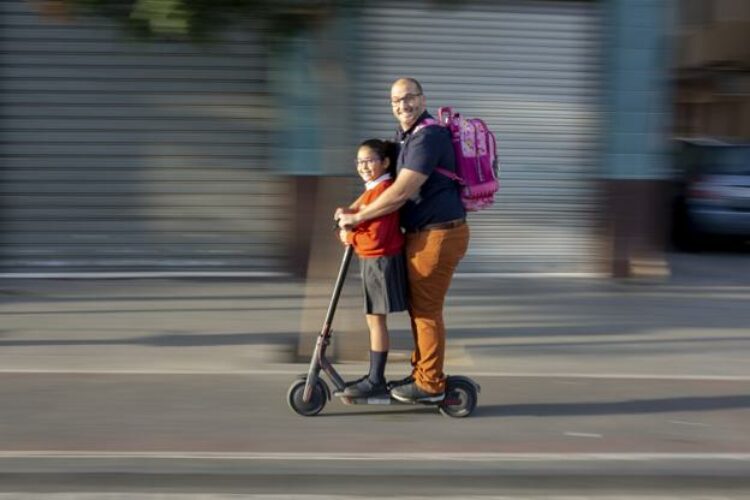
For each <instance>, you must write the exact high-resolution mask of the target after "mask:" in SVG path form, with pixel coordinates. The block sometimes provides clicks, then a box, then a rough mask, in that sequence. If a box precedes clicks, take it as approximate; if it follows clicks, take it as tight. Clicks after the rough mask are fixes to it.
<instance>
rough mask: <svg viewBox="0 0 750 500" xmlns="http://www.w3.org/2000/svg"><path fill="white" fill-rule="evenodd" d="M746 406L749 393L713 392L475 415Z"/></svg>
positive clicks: (496, 409) (494, 408)
mask: <svg viewBox="0 0 750 500" xmlns="http://www.w3.org/2000/svg"><path fill="white" fill-rule="evenodd" d="M731 408H750V396H748V395H745V394H742V395H734V396H713V397H684V398H660V399H634V400H630V401H612V402H588V403H536V404H511V405H490V406H481V405H480V406H479V407H477V409H476V411H475V413H474V416H475V417H526V416H533V417H560V416H578V415H581V416H583V415H621V414H630V415H632V414H638V413H669V412H683V411H714V410H724V409H731Z"/></svg>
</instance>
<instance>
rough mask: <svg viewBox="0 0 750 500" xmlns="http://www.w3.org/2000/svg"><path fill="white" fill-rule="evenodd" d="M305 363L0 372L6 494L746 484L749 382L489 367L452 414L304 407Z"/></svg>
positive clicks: (657, 489)
mask: <svg viewBox="0 0 750 500" xmlns="http://www.w3.org/2000/svg"><path fill="white" fill-rule="evenodd" d="M293 378H294V377H293V375H292V370H290V373H289V374H288V375H287V374H284V373H283V370H278V371H277V373H273V374H268V375H264V374H262V373H257V374H242V375H209V374H195V375H178V374H172V375H166V374H162V375H157V374H151V375H147V374H143V375H135V374H31V373H28V374H21V373H14V374H2V375H0V400H2V401H3V404H2V406H1V407H0V422H1V423H0V447H1V449H0V470H2V471H3V472H2V474H0V491H1V492H6V493H8V492H12V491H16V492H18V491H21V492H26V493H28V494H32V493H38V494H42V493H46V494H51V493H60V492H65V491H69V492H70V491H72V492H79V493H80V492H87V491H88V492H98V493H102V492H120V493H122V492H130V493H133V494H134V493H135V492H139V493H144V492H152V493H153V492H162V493H163V492H165V491H168V492H173V493H174V492H181V493H185V494H186V493H211V494H219V493H227V494H229V493H232V494H239V493H242V494H250V493H252V494H254V495H260V494H275V495H278V494H295V495H313V494H315V495H349V496H350V497H352V498H357V497H359V496H378V495H388V494H389V493H388V492H392V493H393V492H395V493H396V494H398V495H417V496H418V495H432V496H435V495H437V496H444V497H449V496H451V495H454V496H455V498H465V496H463V495H469V494H472V495H479V496H481V495H485V496H487V495H503V494H511V495H520V496H523V495H535V494H542V493H543V492H546V493H545V494H546V495H549V494H552V493H555V494H562V493H567V494H575V495H581V494H594V493H592V492H596V493H595V494H596V495H604V494H608V495H613V494H623V493H627V494H629V495H633V496H634V497H636V498H640V497H642V496H644V495H645V496H646V497H649V495H656V494H660V495H676V494H679V495H687V494H688V493H690V494H691V495H695V494H703V495H709V494H710V495H723V496H712V497H710V498H743V496H737V495H745V494H750V380H715V379H712V380H701V379H691V380H684V379H682V380H677V379H640V378H617V379H612V378H580V377H569V378H562V377H554V378H553V377H501V376H495V377H490V376H477V377H476V379H477V381H478V382H479V383H480V384H481V386H482V392H481V394H480V398H481V399H480V406H479V407H478V409H477V411H476V413H475V415H473V416H472V417H470V418H467V419H450V418H447V417H443V416H441V415H440V414H439V413H438V412H437V411H436V410H435V409H434V408H430V407H415V406H407V405H397V406H395V405H394V406H345V405H342V404H341V402H340V401H337V400H334V401H331V402H330V403H329V404H328V405H327V406H326V408H325V409H324V410H323V412H322V413H321V414H320V415H318V416H316V417H307V418H305V417H300V416H297V415H296V414H294V413H293V412H292V411H291V410H290V409H289V408H288V407H287V405H286V401H285V393H286V389H287V386H288V385H289V383H290V382H291V380H292V379H293ZM595 497H596V496H594V497H592V498H595ZM579 498H585V497H579ZM681 498H689V497H688V496H681ZM696 498H698V497H696ZM0 499H2V497H0Z"/></svg>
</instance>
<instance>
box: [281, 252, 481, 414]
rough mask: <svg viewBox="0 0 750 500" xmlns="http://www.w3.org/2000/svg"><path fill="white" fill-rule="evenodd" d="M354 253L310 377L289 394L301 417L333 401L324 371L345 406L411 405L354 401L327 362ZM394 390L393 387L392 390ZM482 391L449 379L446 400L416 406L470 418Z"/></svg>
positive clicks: (347, 258)
mask: <svg viewBox="0 0 750 500" xmlns="http://www.w3.org/2000/svg"><path fill="white" fill-rule="evenodd" d="M352 253H353V249H352V246H351V245H347V246H346V250H345V251H344V257H343V259H342V261H341V267H340V268H339V274H338V277H337V278H336V284H335V285H334V288H333V294H332V295H331V301H330V303H329V304H328V312H327V313H326V317H325V321H324V322H323V328H322V330H321V331H320V335H318V339H317V341H316V343H315V350H314V351H313V354H312V359H311V360H310V368H309V370H308V372H307V375H300V376H299V377H298V378H297V380H295V381H294V382H293V383H292V385H291V386H290V387H289V391H288V392H287V402H288V403H289V406H290V407H291V408H292V410H294V411H295V412H297V413H298V414H299V415H302V416H305V417H312V416H314V415H317V414H318V413H320V412H321V410H323V408H324V407H325V405H326V402H328V401H330V400H331V398H332V394H331V390H330V389H329V387H328V384H326V383H325V381H324V380H323V379H322V378H321V377H320V371H321V370H323V371H324V372H325V373H326V375H327V376H328V379H329V380H330V381H331V383H332V384H333V385H334V387H335V388H336V390H335V391H334V392H333V396H336V397H338V398H339V399H340V400H341V402H342V403H344V404H347V405H355V404H368V405H391V404H411V403H403V402H401V401H398V400H397V399H394V398H392V397H391V396H390V394H382V395H376V396H370V397H361V398H354V397H350V396H345V395H344V393H343V392H344V389H346V382H344V380H343V379H342V378H341V376H340V375H339V373H338V372H337V371H336V369H335V368H334V367H333V365H332V364H331V362H330V361H329V360H328V358H326V349H327V348H328V345H329V344H330V343H331V334H332V329H331V325H332V323H333V316H334V314H335V312H336V306H337V304H338V301H339V296H340V295H341V289H342V288H343V286H344V281H345V280H346V274H347V272H348V270H349V263H350V262H351V260H352ZM392 387H393V386H392V385H389V387H388V389H389V390H390V389H391V388H392ZM479 391H480V387H479V385H478V384H477V383H476V382H474V381H473V380H472V379H470V378H469V377H464V376H449V377H448V379H447V382H446V389H445V398H444V399H443V400H442V401H438V402H425V403H413V404H421V405H428V406H436V407H437V408H438V410H439V411H440V413H442V414H443V415H446V416H448V417H459V418H460V417H468V416H469V415H471V414H472V412H473V411H474V408H476V406H477V394H478V393H479Z"/></svg>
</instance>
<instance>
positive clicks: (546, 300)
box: [0, 255, 750, 377]
mask: <svg viewBox="0 0 750 500" xmlns="http://www.w3.org/2000/svg"><path fill="white" fill-rule="evenodd" d="M748 263H750V258H749V257H748V256H744V255H719V256H690V255H676V256H673V258H672V267H673V273H674V274H673V277H672V278H671V279H669V280H667V281H664V282H642V283H638V282H617V281H612V280H586V279H567V280H565V279H552V278H525V277H518V278H486V279H481V278H459V279H457V280H456V281H455V282H454V286H453V288H452V289H451V293H450V294H449V298H448V302H447V307H446V322H447V324H448V327H449V339H448V365H449V369H450V368H451V367H460V368H461V370H462V371H467V370H468V371H475V372H476V371H478V372H482V371H492V372H503V373H517V374H519V373H520V374H555V373H577V374H597V373H609V374H638V373H649V374H652V375H653V374H655V375H660V374H661V375H670V376H675V375H678V376H683V375H700V376H709V377H710V376H720V377H750V368H748V367H747V362H746V361H747V358H748V354H750V353H749V352H748V351H750V345H749V342H750V307H748V304H749V303H750V266H748ZM331 281H332V280H331ZM331 286H332V283H331V284H330V285H329V284H327V283H324V284H322V285H321V286H320V290H321V292H320V293H317V294H316V295H315V296H313V297H308V298H307V299H306V298H305V297H304V295H305V290H306V287H305V284H304V283H301V282H294V281H285V280H278V279H276V280H266V281H258V280H185V279H183V280H91V281H85V280H57V281H51V280H5V281H3V282H2V283H0V300H1V301H2V302H1V303H0V315H2V320H3V321H2V326H1V327H0V370H4V371H111V372H242V371H247V370H257V369H260V368H262V367H269V366H271V365H279V364H289V363H293V362H295V361H296V356H295V353H296V349H297V343H298V340H299V331H300V325H301V323H302V322H303V319H304V318H303V309H305V308H307V310H308V314H307V316H308V320H307V322H308V323H310V321H309V317H312V318H316V319H315V321H316V322H315V325H314V328H312V329H311V330H310V331H309V332H307V333H306V334H307V335H308V336H314V335H316V334H317V332H318V330H319V328H320V325H319V322H322V318H323V313H324V309H325V307H326V305H327V303H328V299H329V297H328V294H329V293H330V287H331ZM359 294H360V292H359V289H358V282H357V280H356V279H350V282H349V285H348V286H347V289H346V291H345V295H344V296H343V297H342V301H341V303H340V309H339V313H338V314H339V316H344V315H347V314H348V315H350V316H352V317H358V316H359V315H360V312H359V309H360V298H359ZM311 307H312V308H313V309H316V310H314V311H311V310H310V308H311ZM317 318H319V320H318V319H317ZM390 326H391V330H392V343H393V346H394V349H393V355H392V357H391V359H392V360H393V361H394V362H396V363H395V364H394V369H396V370H406V369H407V367H406V364H405V363H406V359H407V357H408V353H409V351H410V349H411V342H412V341H411V334H410V333H409V330H408V318H407V317H406V315H405V314H402V315H398V316H394V317H393V318H392V319H391V320H390ZM335 328H336V325H335V324H334V330H335ZM350 337H351V334H350ZM355 337H356V338H347V337H343V336H341V337H338V338H336V339H335V340H334V344H336V343H337V342H338V343H339V344H341V345H344V344H346V343H348V344H349V345H350V346H352V345H354V346H359V347H357V349H354V350H355V351H357V352H359V350H360V349H361V352H362V358H361V359H362V360H363V361H364V359H365V350H366V342H367V336H366V331H365V325H364V320H362V326H361V333H357V334H356V335H355ZM350 350H351V349H350ZM399 361H400V362H402V366H401V367H399V366H398V365H399ZM358 369H359V367H358V366H356V367H355V366H352V370H353V371H355V372H356V371H357V370H358Z"/></svg>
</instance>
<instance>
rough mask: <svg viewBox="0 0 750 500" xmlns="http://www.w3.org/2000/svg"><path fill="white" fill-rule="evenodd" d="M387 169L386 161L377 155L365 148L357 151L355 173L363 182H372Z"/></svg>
mask: <svg viewBox="0 0 750 500" xmlns="http://www.w3.org/2000/svg"><path fill="white" fill-rule="evenodd" d="M387 169H388V160H383V159H381V158H380V157H379V156H378V154H377V153H376V152H375V151H373V150H372V149H370V148H368V147H367V146H364V147H361V148H359V151H357V173H359V176H360V177H362V180H363V181H365V182H369V181H374V180H375V179H377V178H378V177H380V176H381V175H383V174H384V173H385V172H386V170H387Z"/></svg>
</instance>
